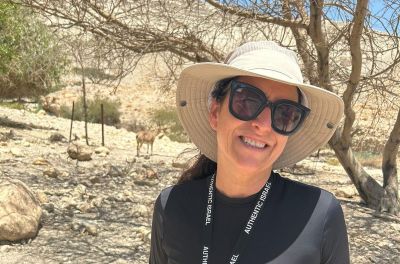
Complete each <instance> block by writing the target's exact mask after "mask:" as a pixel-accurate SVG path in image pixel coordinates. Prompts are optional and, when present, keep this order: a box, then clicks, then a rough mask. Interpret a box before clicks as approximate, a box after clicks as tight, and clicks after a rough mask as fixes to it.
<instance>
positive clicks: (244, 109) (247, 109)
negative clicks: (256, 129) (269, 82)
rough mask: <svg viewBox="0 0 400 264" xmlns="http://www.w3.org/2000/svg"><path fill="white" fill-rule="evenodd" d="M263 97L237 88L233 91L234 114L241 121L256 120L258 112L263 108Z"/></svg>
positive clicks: (249, 90)
mask: <svg viewBox="0 0 400 264" xmlns="http://www.w3.org/2000/svg"><path fill="white" fill-rule="evenodd" d="M262 102H263V100H262V98H261V96H260V95H259V94H258V93H256V92H254V91H252V90H251V89H246V88H241V87H239V88H237V89H235V90H233V94H232V99H231V104H232V105H231V110H232V111H233V114H234V115H235V116H236V117H237V118H239V119H241V120H250V119H253V118H255V117H256V116H255V115H256V114H257V112H258V111H259V109H260V107H261V106H262Z"/></svg>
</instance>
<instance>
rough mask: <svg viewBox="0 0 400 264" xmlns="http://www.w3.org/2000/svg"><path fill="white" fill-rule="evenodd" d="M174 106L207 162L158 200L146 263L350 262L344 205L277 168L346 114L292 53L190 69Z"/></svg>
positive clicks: (264, 49) (240, 57) (310, 147)
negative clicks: (307, 78) (309, 79)
mask: <svg viewBox="0 0 400 264" xmlns="http://www.w3.org/2000/svg"><path fill="white" fill-rule="evenodd" d="M177 107H178V113H179V117H180V120H181V122H182V124H183V126H184V128H185V130H186V131H187V133H188V135H189V137H190V139H191V140H192V141H193V143H194V144H195V145H196V146H197V147H198V148H199V149H200V151H201V156H200V158H199V159H198V160H197V162H196V163H195V164H194V165H193V166H192V167H191V168H189V169H188V170H187V171H185V172H184V173H183V175H182V176H181V178H180V180H179V183H178V184H177V185H175V186H172V187H169V188H166V189H164V190H163V191H162V192H161V194H160V195H159V197H158V198H157V201H156V203H155V208H154V215H153V226H152V241H151V252H150V263H152V264H155V263H157V264H159V263H179V264H183V263H185V264H186V263H202V264H206V263H207V264H210V263H218V264H220V263H239V262H240V263H251V264H257V263H276V264H282V263H285V264H287V263H296V264H297V263H298V264H313V263H340V264H346V263H349V250H348V240H347V232H346V226H345V222H344V217H343V212H342V209H341V207H340V204H339V202H338V201H337V200H336V199H335V198H334V196H333V195H332V194H330V193H329V192H327V191H324V190H322V189H319V188H316V187H312V186H308V185H305V184H301V183H298V182H295V181H291V180H288V179H285V178H282V177H281V176H280V175H279V174H278V173H276V172H274V171H273V170H274V169H279V168H283V167H286V166H289V165H292V164H295V163H296V162H298V161H300V160H302V159H304V158H305V157H307V156H308V155H309V154H311V153H312V152H313V151H315V150H316V149H318V148H319V147H321V146H322V145H324V144H325V143H326V142H327V141H328V140H329V138H330V137H331V136H332V134H333V132H334V131H335V128H336V127H337V125H338V123H339V121H340V118H341V117H342V114H343V102H342V100H341V99H340V98H339V97H338V96H336V95H335V94H332V93H330V92H328V91H326V90H323V89H320V88H317V87H315V86H311V85H307V84H304V83H303V78H302V75H301V71H300V67H299V66H298V64H297V61H296V57H295V54H294V53H293V52H292V51H290V50H287V49H285V48H283V47H280V46H278V45H277V44H276V43H274V42H268V41H262V42H250V43H246V44H244V45H242V46H240V47H239V48H237V49H236V50H235V51H233V52H232V53H231V54H230V55H229V56H228V58H227V59H226V61H225V63H224V64H220V63H200V64H196V65H193V66H190V67H188V68H186V69H185V70H184V71H183V72H182V74H181V76H180V79H179V82H178V89H177Z"/></svg>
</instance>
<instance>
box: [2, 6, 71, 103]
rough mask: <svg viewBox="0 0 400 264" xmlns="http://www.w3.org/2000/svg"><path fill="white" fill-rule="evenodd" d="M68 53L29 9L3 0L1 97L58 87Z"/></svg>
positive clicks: (36, 92)
mask: <svg viewBox="0 0 400 264" xmlns="http://www.w3.org/2000/svg"><path fill="white" fill-rule="evenodd" d="M65 57H66V56H65V55H64V54H63V52H62V49H61V47H60V45H59V44H58V43H57V41H56V39H55V37H54V36H53V34H52V33H51V32H50V30H49V29H48V27H47V26H46V25H44V24H43V23H42V22H41V21H39V20H38V19H37V18H36V17H35V16H34V15H33V14H32V13H31V12H29V11H28V9H25V8H22V7H20V6H18V5H15V4H11V3H4V2H3V1H2V2H0V98H9V99H11V98H22V97H38V96H40V95H43V94H47V93H49V92H52V91H54V90H56V89H57V83H58V82H59V79H60V77H61V74H62V73H63V71H64V69H65V67H66V64H67V60H66V59H65Z"/></svg>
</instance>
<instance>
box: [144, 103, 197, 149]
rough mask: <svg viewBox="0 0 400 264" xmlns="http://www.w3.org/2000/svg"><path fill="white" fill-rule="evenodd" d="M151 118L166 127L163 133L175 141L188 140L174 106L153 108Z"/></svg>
mask: <svg viewBox="0 0 400 264" xmlns="http://www.w3.org/2000/svg"><path fill="white" fill-rule="evenodd" d="M152 120H153V122H154V123H155V124H157V125H159V126H162V127H167V128H168V129H167V131H166V132H165V134H166V135H167V136H168V137H169V138H170V139H171V140H173V141H177V142H188V141H189V138H188V136H187V135H186V133H185V131H184V129H183V127H182V125H181V122H180V121H179V117H178V113H177V112H176V110H175V109H174V108H161V109H157V110H155V111H154V112H153V113H152Z"/></svg>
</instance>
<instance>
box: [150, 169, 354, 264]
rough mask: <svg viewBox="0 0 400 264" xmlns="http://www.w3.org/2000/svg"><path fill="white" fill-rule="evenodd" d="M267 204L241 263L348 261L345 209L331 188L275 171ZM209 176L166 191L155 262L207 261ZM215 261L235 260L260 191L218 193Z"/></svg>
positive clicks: (154, 241)
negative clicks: (245, 194)
mask: <svg viewBox="0 0 400 264" xmlns="http://www.w3.org/2000/svg"><path fill="white" fill-rule="evenodd" d="M271 177H272V179H271V180H272V187H271V190H270V194H269V197H268V198H267V200H266V203H265V208H264V209H263V211H262V213H261V215H260V216H259V219H258V222H257V225H256V226H255V227H254V230H253V231H252V232H253V234H252V237H251V240H250V242H249V244H248V246H247V248H246V250H245V251H244V252H242V254H241V255H240V263H246V264H247V263H248V264H258V263H260V264H261V263H262V264H264V263H271V264H288V263H290V264H314V263H315V264H317V263H318V264H320V263H329V264H332V263H337V264H348V263H350V261H349V249H348V240H347V232H346V225H345V222H344V217H343V212H342V208H341V207H340V204H339V202H338V201H337V200H336V198H335V197H334V196H333V195H332V194H331V193H329V192H327V191H325V190H322V189H319V188H317V187H313V186H309V185H306V184H302V183H299V182H295V181H292V180H288V179H285V178H282V177H281V176H280V175H279V174H277V173H272V174H271ZM207 191H208V186H207V180H206V179H201V180H194V181H190V182H186V183H183V184H180V185H176V186H172V187H169V188H166V189H164V190H163V191H162V192H161V194H160V195H159V197H158V198H157V200H156V203H155V207H154V214H153V224H152V235H151V251H150V260H149V261H150V262H149V263H150V264H164V263H165V264H166V263H168V264H191V263H201V257H202V248H203V236H204V234H203V226H204V212H205V207H206V198H207ZM215 196H216V197H215V216H214V219H213V221H214V224H213V231H212V244H211V250H210V253H209V260H208V263H209V264H223V263H229V261H228V260H229V258H230V256H231V253H232V249H233V247H234V245H235V243H236V241H237V238H238V236H239V234H240V232H241V231H242V230H243V227H244V225H245V223H246V222H247V220H248V219H249V215H250V213H251V211H252V210H253V208H254V204H255V202H256V200H257V197H258V194H255V195H252V196H250V197H246V198H229V197H226V196H224V195H223V194H222V193H220V192H218V190H217V191H216V195H215Z"/></svg>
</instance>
